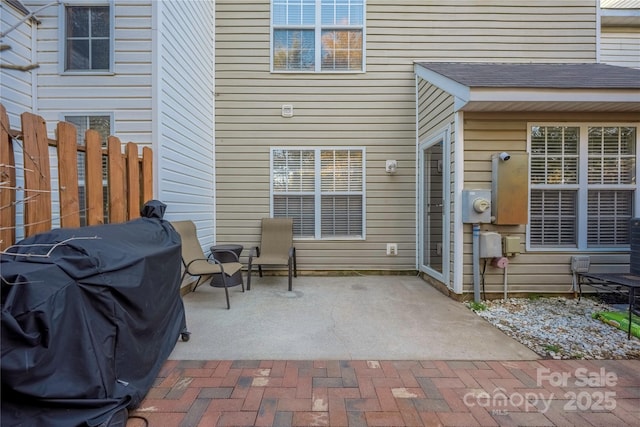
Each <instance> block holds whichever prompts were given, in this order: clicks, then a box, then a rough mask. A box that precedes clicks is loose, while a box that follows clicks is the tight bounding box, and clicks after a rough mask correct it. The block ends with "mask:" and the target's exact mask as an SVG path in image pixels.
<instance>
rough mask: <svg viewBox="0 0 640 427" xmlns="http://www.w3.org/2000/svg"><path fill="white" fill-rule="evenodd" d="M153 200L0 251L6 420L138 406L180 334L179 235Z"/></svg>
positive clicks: (90, 417)
mask: <svg viewBox="0 0 640 427" xmlns="http://www.w3.org/2000/svg"><path fill="white" fill-rule="evenodd" d="M163 212H164V205H163V204H162V203H160V202H157V201H153V203H150V204H148V205H147V206H145V209H143V211H142V213H143V214H144V215H147V216H148V217H145V218H140V219H137V220H133V221H130V222H127V223H124V224H109V225H101V226H92V227H82V228H74V229H57V230H53V231H51V232H48V233H43V234H39V235H36V236H32V237H29V238H27V239H25V240H23V241H21V242H20V243H19V244H18V246H17V247H15V248H12V249H11V252H16V253H20V254H27V253H28V254H32V255H31V256H27V257H25V256H14V255H6V254H5V255H2V257H1V258H0V275H1V276H2V330H1V333H2V335H1V340H2V349H1V351H2V360H1V365H2V368H1V381H2V414H1V416H2V426H3V427H5V426H7V427H8V426H47V427H57V426H60V427H62V426H64V427H71V426H98V425H100V424H102V423H104V422H105V420H108V419H109V417H111V416H112V415H113V414H114V413H115V412H116V411H119V410H121V409H122V408H128V409H134V408H136V407H137V406H138V405H139V404H140V402H141V401H142V399H143V398H144V396H145V395H146V394H147V392H148V391H149V389H150V388H151V386H152V385H153V382H154V380H155V378H156V377H157V374H158V372H159V371H160V369H161V367H162V365H163V364H164V362H165V361H166V359H167V358H168V357H169V354H170V353H171V351H172V350H173V348H174V346H175V344H176V342H177V340H178V338H179V337H180V335H181V333H183V332H186V322H185V313H184V306H183V303H182V299H181V297H180V273H181V271H180V269H181V259H180V245H181V242H180V236H179V235H178V234H177V233H176V231H175V230H174V229H173V227H171V225H170V224H169V222H167V221H164V220H163V219H161V217H162V214H163Z"/></svg>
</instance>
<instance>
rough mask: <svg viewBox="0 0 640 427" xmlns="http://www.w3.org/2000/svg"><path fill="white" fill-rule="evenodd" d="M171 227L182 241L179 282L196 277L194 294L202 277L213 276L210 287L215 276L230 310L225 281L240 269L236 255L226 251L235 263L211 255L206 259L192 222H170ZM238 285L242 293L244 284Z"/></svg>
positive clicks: (240, 265)
mask: <svg viewBox="0 0 640 427" xmlns="http://www.w3.org/2000/svg"><path fill="white" fill-rule="evenodd" d="M171 225H172V226H173V228H174V229H175V230H176V231H177V232H178V234H179V235H180V238H181V240H182V264H183V265H184V272H183V273H182V278H181V279H180V282H181V283H182V280H184V278H185V276H186V275H187V274H188V275H189V276H192V277H197V278H198V281H197V282H196V284H195V285H194V287H193V292H195V290H196V288H197V287H198V285H199V284H200V279H202V277H204V276H209V275H211V276H213V277H212V278H211V282H210V284H211V286H213V279H214V278H215V277H216V275H217V276H219V277H220V279H221V280H220V281H221V282H222V287H224V292H225V295H226V297H227V309H229V308H231V305H230V303H229V289H228V288H229V285H228V284H227V280H228V278H229V277H231V276H232V275H234V274H235V273H237V272H238V271H240V270H241V269H242V264H241V263H240V261H239V260H238V255H237V254H236V253H235V252H233V251H228V252H229V253H230V254H233V256H234V259H235V260H236V262H220V261H219V260H217V259H216V258H215V257H214V256H213V254H211V255H209V257H206V256H205V255H204V252H203V251H202V247H201V246H200V242H199V241H198V235H197V233H196V226H195V224H194V223H193V221H174V222H171ZM240 284H241V285H242V291H243V292H244V282H242V281H240Z"/></svg>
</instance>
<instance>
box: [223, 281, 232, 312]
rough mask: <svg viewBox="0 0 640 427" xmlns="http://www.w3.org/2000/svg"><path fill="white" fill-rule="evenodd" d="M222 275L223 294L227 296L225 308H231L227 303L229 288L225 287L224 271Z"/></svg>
mask: <svg viewBox="0 0 640 427" xmlns="http://www.w3.org/2000/svg"><path fill="white" fill-rule="evenodd" d="M221 276H222V285H223V286H224V295H225V296H226V297H227V310H229V309H231V304H230V303H229V288H227V279H225V277H224V273H222V274H221Z"/></svg>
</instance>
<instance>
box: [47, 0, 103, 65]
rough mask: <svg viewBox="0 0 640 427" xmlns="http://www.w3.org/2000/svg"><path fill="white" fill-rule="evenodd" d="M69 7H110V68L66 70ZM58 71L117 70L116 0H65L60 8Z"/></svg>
mask: <svg viewBox="0 0 640 427" xmlns="http://www.w3.org/2000/svg"><path fill="white" fill-rule="evenodd" d="M67 7H108V8H109V69H108V70H66V63H67V34H66V20H67ZM58 53H59V60H58V73H59V74H61V75H98V76H99V75H107V76H110V75H113V74H114V73H115V72H114V70H115V0H100V1H91V0H65V1H64V2H62V3H60V6H59V8H58Z"/></svg>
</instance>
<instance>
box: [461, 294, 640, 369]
mask: <svg viewBox="0 0 640 427" xmlns="http://www.w3.org/2000/svg"><path fill="white" fill-rule="evenodd" d="M482 304H483V305H484V306H485V307H486V309H477V310H473V307H474V304H473V303H472V302H467V303H466V305H467V306H468V307H469V308H470V309H472V310H473V311H474V312H475V313H476V314H478V315H479V316H481V317H482V318H484V319H486V320H487V321H488V322H489V323H491V324H492V325H494V326H495V327H497V328H498V329H500V330H502V331H503V332H504V333H506V334H507V335H509V336H510V337H512V338H514V339H515V340H517V341H519V342H520V343H522V344H524V345H526V346H527V347H529V348H530V349H531V350H533V351H534V352H536V353H538V354H539V355H540V356H542V357H548V358H553V359H640V340H639V339H638V338H635V337H633V336H632V337H631V339H630V340H628V339H627V333H626V332H625V331H621V330H619V329H617V328H615V327H613V326H611V325H607V324H605V323H604V322H602V321H600V320H596V319H593V318H592V317H591V315H592V314H593V313H595V312H599V311H614V310H615V309H614V308H613V307H612V306H610V305H607V304H604V303H602V302H599V301H597V300H594V299H591V298H582V300H581V301H578V300H577V299H567V298H562V297H559V298H558V297H553V298H530V299H527V298H509V299H507V300H495V301H483V302H482Z"/></svg>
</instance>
